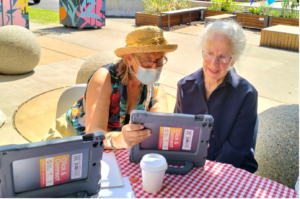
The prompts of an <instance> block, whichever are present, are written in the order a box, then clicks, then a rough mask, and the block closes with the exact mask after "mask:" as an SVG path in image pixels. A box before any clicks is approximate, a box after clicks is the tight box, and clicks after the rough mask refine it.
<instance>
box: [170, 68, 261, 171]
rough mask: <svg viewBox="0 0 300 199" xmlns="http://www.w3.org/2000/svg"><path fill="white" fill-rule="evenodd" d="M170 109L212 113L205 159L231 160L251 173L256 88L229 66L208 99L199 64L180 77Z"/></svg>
mask: <svg viewBox="0 0 300 199" xmlns="http://www.w3.org/2000/svg"><path fill="white" fill-rule="evenodd" d="M174 112H175V113H186V114H194V115H197V114H209V115H212V116H213V118H214V126H213V130H212V132H211V136H210V139H209V144H210V146H209V148H208V151H207V159H208V160H213V161H214V160H216V161H217V162H222V163H228V164H232V165H233V166H234V167H237V168H242V169H245V170H247V171H249V172H252V173H254V172H255V171H256V170H257V167H258V165H257V162H256V160H255V159H254V153H253V151H252V150H251V146H252V143H253V135H254V128H255V124H256V120H257V91H256V90H255V88H254V87H253V86H252V85H251V84H250V83H249V82H248V81H247V80H245V79H243V78H242V77H240V76H238V74H237V73H236V72H235V70H234V68H233V67H231V68H230V70H229V71H228V73H227V75H226V77H225V79H224V81H223V82H222V83H221V84H220V85H219V86H218V87H217V88H216V89H215V90H214V91H213V92H212V93H211V95H210V97H209V99H208V100H206V97H205V83H204V78H203V69H202V68H201V69H199V70H198V71H196V72H195V73H193V74H191V75H189V76H187V77H185V78H183V79H181V80H180V81H179V82H178V89H177V101H176V106H175V110H174Z"/></svg>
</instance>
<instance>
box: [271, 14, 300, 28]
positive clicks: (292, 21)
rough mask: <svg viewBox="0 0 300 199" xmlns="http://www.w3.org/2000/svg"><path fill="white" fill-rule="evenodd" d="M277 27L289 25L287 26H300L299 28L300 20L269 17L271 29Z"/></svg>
mask: <svg viewBox="0 0 300 199" xmlns="http://www.w3.org/2000/svg"><path fill="white" fill-rule="evenodd" d="M276 25H287V26H298V27H299V19H291V18H282V17H273V16H269V25H268V26H269V27H271V26H276Z"/></svg>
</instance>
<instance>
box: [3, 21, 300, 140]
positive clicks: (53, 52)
mask: <svg viewBox="0 0 300 199" xmlns="http://www.w3.org/2000/svg"><path fill="white" fill-rule="evenodd" d="M106 20H107V23H106V25H107V26H105V27H103V28H102V29H84V30H77V29H75V28H65V27H62V25H48V26H43V25H39V24H33V23H31V24H30V27H31V31H32V32H33V33H35V34H36V36H37V37H38V40H39V41H40V43H41V46H42V59H41V61H40V63H39V66H38V67H36V68H35V69H34V71H33V72H31V73H28V74H24V75H16V76H8V75H0V89H1V90H3V91H4V92H3V94H2V96H1V98H0V110H2V111H3V113H4V114H5V115H6V116H7V118H8V119H7V120H6V123H5V124H4V125H3V126H2V127H1V128H0V145H4V144H12V143H13V144H20V143H26V142H28V141H27V140H30V141H38V140H39V138H40V137H41V136H42V135H43V134H44V133H45V131H46V130H47V129H48V127H49V126H50V125H51V122H52V121H53V120H54V118H55V109H56V103H57V100H58V96H59V95H60V93H61V92H62V91H63V90H64V89H59V88H64V87H66V86H71V85H74V84H75V80H76V76H77V72H78V70H79V68H80V67H81V65H82V64H83V63H84V62H85V60H87V59H88V58H89V57H90V56H91V55H93V54H95V53H97V52H107V51H113V50H114V49H115V48H117V47H121V46H124V45H125V37H126V35H127V33H128V32H129V31H130V30H132V29H134V28H135V26H134V19H120V20H118V19H109V18H108V19H106ZM202 29H203V26H201V25H200V26H195V27H192V26H190V27H187V28H185V29H179V30H177V31H174V32H165V33H164V34H165V37H166V38H167V40H168V41H169V43H177V44H178V45H179V47H178V50H177V51H176V52H174V53H171V54H169V55H168V58H169V62H168V63H167V65H166V66H165V67H164V69H163V73H162V76H161V79H160V81H161V83H162V84H163V85H164V88H165V90H166V92H167V94H168V101H169V104H170V107H169V109H170V110H172V109H173V107H174V103H175V100H174V99H175V98H174V97H171V96H176V85H177V82H178V80H179V79H181V78H183V77H184V76H186V75H189V74H190V73H192V72H194V71H196V70H197V69H199V68H200V67H201V63H202V57H201V49H200V48H199V47H198V45H197V44H198V43H199V41H200V37H199V36H198V34H199V33H200V32H201V30H202ZM246 36H247V47H246V53H245V56H244V57H243V59H242V60H241V63H240V64H239V65H237V67H236V68H237V71H238V73H239V74H240V75H241V76H243V77H244V78H246V79H247V80H248V81H249V82H251V83H252V84H253V85H254V86H255V87H256V89H257V90H258V93H259V104H258V106H259V107H258V109H259V112H262V111H264V110H266V109H268V108H270V107H274V106H278V105H281V104H293V103H296V104H298V103H299V86H298V84H299V53H297V52H291V51H285V50H278V49H272V48H265V47H259V46H258V44H259V39H260V33H259V32H258V31H251V30H247V31H246ZM56 89H59V90H56ZM48 91H52V92H48ZM47 92H48V93H47ZM43 93H45V94H43ZM41 94H43V95H41ZM36 96H37V97H36ZM24 102H26V103H24ZM23 103H24V105H23ZM22 105H23V106H22ZM18 107H19V110H18V112H17V114H16V123H15V124H14V123H13V116H14V112H15V111H16V110H17V109H18ZM14 126H15V127H16V128H17V129H18V130H19V132H20V133H21V134H23V135H24V136H25V137H27V140H26V139H24V138H23V137H22V136H21V135H20V134H19V133H18V132H17V131H16V130H15V129H14Z"/></svg>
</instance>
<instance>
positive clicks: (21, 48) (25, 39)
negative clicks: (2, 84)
mask: <svg viewBox="0 0 300 199" xmlns="http://www.w3.org/2000/svg"><path fill="white" fill-rule="evenodd" d="M40 58H41V46H40V44H39V42H38V40H37V38H36V37H35V35H34V34H33V33H32V32H31V31H30V30H28V29H26V28H23V27H21V26H3V27H0V60H1V61H0V73H2V74H6V75H17V74H24V73H28V72H30V71H32V70H33V69H34V67H36V65H37V64H38V63H39V61H40Z"/></svg>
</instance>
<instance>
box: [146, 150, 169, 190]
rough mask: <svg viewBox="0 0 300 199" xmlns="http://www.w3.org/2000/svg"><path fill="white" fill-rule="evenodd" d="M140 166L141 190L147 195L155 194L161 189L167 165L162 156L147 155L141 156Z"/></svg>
mask: <svg viewBox="0 0 300 199" xmlns="http://www.w3.org/2000/svg"><path fill="white" fill-rule="evenodd" d="M140 166H141V169H142V179H143V189H144V191H147V192H148V193H157V192H158V191H160V190H161V188H162V183H163V180H164V176H165V172H166V170H167V168H168V164H167V161H166V159H165V158H164V156H162V155H160V154H156V153H149V154H146V155H144V156H143V158H142V160H141V162H140Z"/></svg>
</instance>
